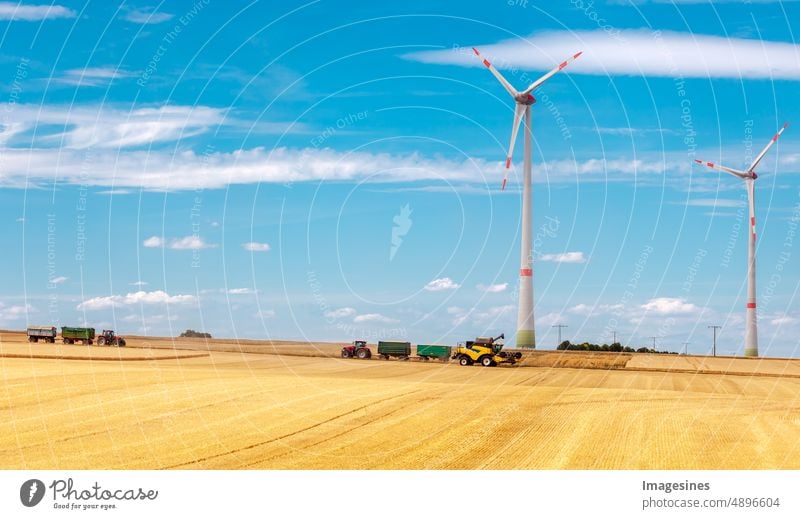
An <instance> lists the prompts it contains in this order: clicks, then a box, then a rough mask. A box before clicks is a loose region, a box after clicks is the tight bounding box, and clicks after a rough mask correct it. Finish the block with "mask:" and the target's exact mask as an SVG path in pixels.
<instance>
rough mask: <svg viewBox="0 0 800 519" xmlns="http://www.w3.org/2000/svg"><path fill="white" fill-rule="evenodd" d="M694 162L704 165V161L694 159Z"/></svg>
mask: <svg viewBox="0 0 800 519" xmlns="http://www.w3.org/2000/svg"><path fill="white" fill-rule="evenodd" d="M694 161H695V162H697V163H698V164H702V163H703V161H702V160H697V159H694Z"/></svg>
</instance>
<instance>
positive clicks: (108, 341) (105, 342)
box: [97, 330, 126, 346]
mask: <svg viewBox="0 0 800 519" xmlns="http://www.w3.org/2000/svg"><path fill="white" fill-rule="evenodd" d="M97 344H98V346H125V344H126V343H125V338H124V337H120V336H119V335H117V334H116V333H114V330H103V333H101V334H100V335H99V336H98V337H97Z"/></svg>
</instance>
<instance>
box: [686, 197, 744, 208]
mask: <svg viewBox="0 0 800 519" xmlns="http://www.w3.org/2000/svg"><path fill="white" fill-rule="evenodd" d="M686 205H688V206H692V207H744V206H745V201H744V200H732V199H730V198H695V199H693V200H687V201H686Z"/></svg>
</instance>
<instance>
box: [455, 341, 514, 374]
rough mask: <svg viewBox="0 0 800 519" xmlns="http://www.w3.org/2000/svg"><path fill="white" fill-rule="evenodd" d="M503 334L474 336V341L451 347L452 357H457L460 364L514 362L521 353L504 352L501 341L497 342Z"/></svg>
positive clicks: (488, 364) (486, 364) (495, 364)
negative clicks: (493, 336)
mask: <svg viewBox="0 0 800 519" xmlns="http://www.w3.org/2000/svg"><path fill="white" fill-rule="evenodd" d="M505 337H506V336H505V334H503V333H501V334H500V335H499V336H497V337H495V338H492V337H476V338H475V340H474V341H467V342H466V343H465V345H464V346H458V347H457V348H453V356H452V358H453V359H454V360H455V359H458V363H459V364H461V365H462V366H470V365H472V364H474V363H476V362H477V363H479V364H480V365H481V366H486V367H489V366H497V365H498V364H514V363H515V362H517V361H518V360H519V359H521V358H522V353H520V352H516V353H506V352H504V351H502V350H503V343H502V342H497V341H499V340H500V339H505Z"/></svg>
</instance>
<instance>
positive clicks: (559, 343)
mask: <svg viewBox="0 0 800 519" xmlns="http://www.w3.org/2000/svg"><path fill="white" fill-rule="evenodd" d="M553 328H558V344H556V348H558V347H559V346H561V329H562V328H569V327H568V326H567V325H566V324H554V325H553Z"/></svg>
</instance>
